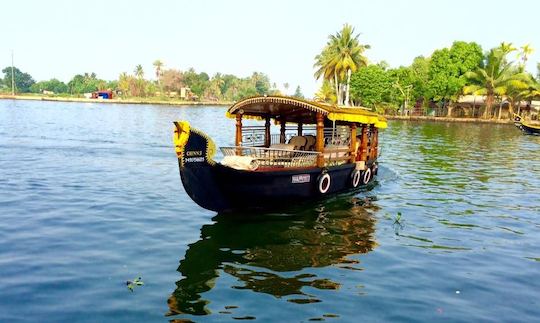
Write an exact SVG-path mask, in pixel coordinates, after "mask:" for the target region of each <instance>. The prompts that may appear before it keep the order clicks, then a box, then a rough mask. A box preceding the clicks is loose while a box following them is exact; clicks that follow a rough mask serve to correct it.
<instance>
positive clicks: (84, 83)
mask: <svg viewBox="0 0 540 323" xmlns="http://www.w3.org/2000/svg"><path fill="white" fill-rule="evenodd" d="M67 85H68V87H69V92H70V93H71V94H83V93H91V92H94V91H97V90H103V89H105V88H104V87H105V86H106V85H107V82H106V81H104V80H100V79H98V78H97V76H96V73H84V75H82V74H77V75H75V76H74V77H73V78H72V79H71V81H69V82H68V84H67Z"/></svg>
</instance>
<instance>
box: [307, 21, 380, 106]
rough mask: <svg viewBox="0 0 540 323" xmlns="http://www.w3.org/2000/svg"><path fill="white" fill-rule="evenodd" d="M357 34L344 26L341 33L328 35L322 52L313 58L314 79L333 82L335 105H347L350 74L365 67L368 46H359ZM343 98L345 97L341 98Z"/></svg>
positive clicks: (350, 27) (352, 29)
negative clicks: (335, 96)
mask: <svg viewBox="0 0 540 323" xmlns="http://www.w3.org/2000/svg"><path fill="white" fill-rule="evenodd" d="M359 36H360V35H359V34H356V35H355V34H354V28H353V27H352V26H351V25H349V24H345V25H344V26H343V28H342V29H341V31H339V32H337V33H336V34H335V35H330V36H329V37H328V38H329V40H328V42H327V43H326V46H325V47H324V48H323V50H322V52H321V53H320V54H319V55H317V56H315V64H314V67H315V68H316V69H317V70H316V71H315V78H316V79H319V78H321V77H322V78H323V79H324V80H327V81H329V82H333V84H334V87H335V88H336V93H337V103H338V104H346V105H349V104H350V102H349V94H350V93H349V92H350V91H349V84H350V78H351V74H352V73H354V72H356V70H357V69H359V68H360V67H362V66H366V65H367V58H366V57H365V56H364V51H365V50H366V49H368V48H370V46H369V45H361V44H360V41H359V40H358V37H359ZM343 96H345V97H343Z"/></svg>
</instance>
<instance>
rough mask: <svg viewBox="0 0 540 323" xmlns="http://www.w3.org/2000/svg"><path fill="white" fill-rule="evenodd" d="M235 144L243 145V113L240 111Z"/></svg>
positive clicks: (237, 115)
mask: <svg viewBox="0 0 540 323" xmlns="http://www.w3.org/2000/svg"><path fill="white" fill-rule="evenodd" d="M234 145H235V146H240V145H242V114H240V113H236V138H235V141H234Z"/></svg>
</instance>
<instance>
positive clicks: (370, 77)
mask: <svg viewBox="0 0 540 323" xmlns="http://www.w3.org/2000/svg"><path fill="white" fill-rule="evenodd" d="M389 74H390V73H388V72H387V71H385V70H384V69H383V68H382V67H381V66H379V65H369V66H368V67H366V68H361V69H359V70H358V71H357V72H356V73H353V75H352V77H351V96H352V98H353V100H354V101H355V102H357V103H360V105H362V106H366V107H374V106H375V104H376V103H380V102H388V100H389V97H390V91H391V89H392V80H391V78H390V75H389Z"/></svg>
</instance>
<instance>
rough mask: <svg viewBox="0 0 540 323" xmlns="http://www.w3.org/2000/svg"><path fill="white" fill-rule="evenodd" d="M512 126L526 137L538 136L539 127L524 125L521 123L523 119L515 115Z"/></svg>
mask: <svg viewBox="0 0 540 323" xmlns="http://www.w3.org/2000/svg"><path fill="white" fill-rule="evenodd" d="M514 125H515V126H516V127H518V128H519V129H520V130H521V131H523V133H525V134H527V135H537V136H540V126H539V125H532V124H529V123H526V122H524V121H523V118H522V117H521V116H519V115H517V114H514Z"/></svg>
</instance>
